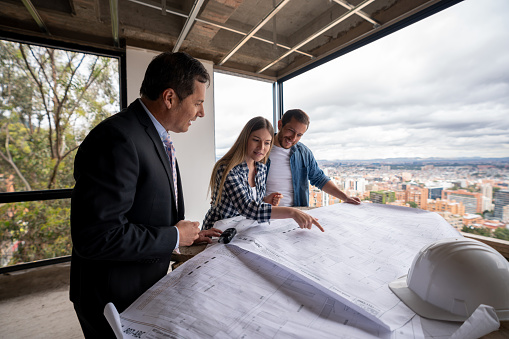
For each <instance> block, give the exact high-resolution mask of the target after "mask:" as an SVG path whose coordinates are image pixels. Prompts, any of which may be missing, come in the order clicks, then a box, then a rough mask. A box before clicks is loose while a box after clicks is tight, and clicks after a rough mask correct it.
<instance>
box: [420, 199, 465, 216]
mask: <svg viewBox="0 0 509 339" xmlns="http://www.w3.org/2000/svg"><path fill="white" fill-rule="evenodd" d="M427 210H428V211H431V212H441V213H445V212H448V213H450V214H455V215H463V214H465V206H464V205H463V203H461V202H456V201H449V200H442V199H436V200H432V199H430V200H428V208H427Z"/></svg>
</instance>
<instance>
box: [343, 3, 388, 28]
mask: <svg viewBox="0 0 509 339" xmlns="http://www.w3.org/2000/svg"><path fill="white" fill-rule="evenodd" d="M334 2H335V3H337V4H338V5H341V6H343V7H345V8H346V9H353V8H355V6H354V5H352V4H350V3H348V2H347V1H345V0H334ZM356 14H357V15H358V16H360V17H361V18H363V19H364V20H367V21H369V22H371V23H372V24H373V26H374V27H375V28H378V27H380V23H379V22H377V21H376V20H374V19H373V18H371V16H369V14H367V13H366V12H364V11H358V12H357V13H356Z"/></svg>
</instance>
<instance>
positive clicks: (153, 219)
mask: <svg viewBox="0 0 509 339" xmlns="http://www.w3.org/2000/svg"><path fill="white" fill-rule="evenodd" d="M74 177H75V179H76V185H75V187H74V190H73V194H72V200H71V236H72V241H73V251H72V260H71V286H70V298H71V301H73V302H74V303H75V304H77V305H78V306H79V307H81V308H82V309H89V310H91V309H94V310H99V311H101V312H102V310H103V309H104V305H106V303H108V302H110V301H111V302H113V303H114V304H115V306H116V307H117V309H118V310H119V312H122V311H123V310H124V309H125V308H126V307H127V306H129V305H130V304H131V303H132V302H134V301H135V300H136V298H138V297H139V296H140V295H141V294H142V293H143V292H145V291H146V290H147V289H148V288H149V287H151V286H152V285H153V284H154V283H155V282H157V281H158V280H159V279H161V278H162V277H163V276H164V275H165V274H166V273H167V271H168V267H169V264H170V257H171V253H172V251H173V249H174V248H175V246H176V243H177V230H176V227H174V225H176V224H177V223H178V222H179V221H180V220H183V219H184V199H183V195H182V185H181V180H180V173H179V171H178V165H177V177H178V178H177V182H178V193H179V197H178V200H179V201H178V211H177V207H176V204H175V195H174V189H173V179H172V170H171V164H170V161H169V159H168V156H167V154H166V152H165V149H164V146H163V144H162V142H161V138H160V136H159V135H158V133H157V130H156V128H155V127H154V125H153V123H152V121H151V120H150V118H149V117H148V115H147V113H146V112H145V110H144V109H143V107H142V105H141V103H140V102H139V100H136V101H134V102H133V103H132V104H131V105H130V106H129V107H128V108H127V109H125V110H123V111H122V112H120V113H117V114H115V115H113V116H112V117H110V118H108V119H106V120H104V121H103V122H101V123H100V124H99V125H97V126H96V127H95V128H94V129H93V130H92V131H91V132H90V133H89V135H88V136H87V137H86V138H85V140H84V141H83V142H82V144H81V146H80V148H79V150H78V152H77V154H76V158H75V162H74Z"/></svg>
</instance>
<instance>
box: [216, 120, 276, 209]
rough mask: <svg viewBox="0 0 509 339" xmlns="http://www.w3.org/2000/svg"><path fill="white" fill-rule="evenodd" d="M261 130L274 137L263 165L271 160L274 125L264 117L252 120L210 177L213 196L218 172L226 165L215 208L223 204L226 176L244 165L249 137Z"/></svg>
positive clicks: (218, 162)
mask: <svg viewBox="0 0 509 339" xmlns="http://www.w3.org/2000/svg"><path fill="white" fill-rule="evenodd" d="M260 129H267V130H268V131H269V133H270V135H271V136H272V139H271V140H270V148H269V151H268V152H267V154H266V155H265V157H263V159H262V160H261V162H262V163H264V164H265V163H266V162H267V159H268V158H269V153H270V150H271V149H272V145H273V143H274V128H273V127H272V124H271V123H270V121H269V120H267V119H265V118H264V117H255V118H252V119H251V120H249V121H248V122H247V124H246V125H245V126H244V128H243V129H242V132H240V135H239V136H238V138H237V140H236V141H235V143H234V144H233V146H232V147H231V148H230V150H229V151H228V152H226V154H225V155H223V157H222V158H221V159H219V160H218V161H217V162H216V164H215V165H214V169H213V170H212V175H211V176H210V183H209V191H210V192H211V194H212V196H213V190H214V188H215V187H216V183H217V182H216V180H217V178H216V177H217V171H218V170H219V167H220V166H222V165H225V169H224V172H223V176H222V178H221V182H220V185H219V190H218V192H217V195H216V201H215V202H214V206H217V205H218V204H219V202H221V195H222V194H223V187H224V182H225V180H226V176H227V175H228V173H230V171H231V170H232V168H234V167H235V166H237V165H238V164H240V163H242V162H243V161H244V159H245V158H246V153H247V143H248V141H249V136H250V135H251V133H253V132H254V131H258V130H260Z"/></svg>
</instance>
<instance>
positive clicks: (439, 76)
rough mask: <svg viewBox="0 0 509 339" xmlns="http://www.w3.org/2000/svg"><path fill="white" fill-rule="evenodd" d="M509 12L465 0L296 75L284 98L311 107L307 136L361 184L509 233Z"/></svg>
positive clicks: (351, 188) (336, 174)
mask: <svg viewBox="0 0 509 339" xmlns="http://www.w3.org/2000/svg"><path fill="white" fill-rule="evenodd" d="M508 11H509V3H508V2H504V1H497V0H489V1H482V0H473V1H465V2H461V3H459V4H457V5H454V6H452V7H450V8H448V9H446V10H444V11H442V12H440V13H437V14H435V15H433V16H432V17H429V18H427V19H424V20H423V21H420V22H417V23H415V24H413V25H411V26H409V27H406V28H404V29H402V30H400V31H398V32H395V33H393V34H391V35H389V36H387V37H385V38H382V39H380V40H378V41H376V42H374V43H371V44H369V45H366V46H364V47H362V48H359V49H357V50H355V51H353V52H351V53H349V54H347V55H344V56H341V57H339V58H337V59H336V60H334V61H331V62H329V63H327V64H325V65H322V66H320V67H318V68H316V69H313V70H311V71H308V72H307V73H305V74H302V75H300V76H298V77H296V78H293V79H291V80H289V81H287V82H285V83H284V106H285V109H289V108H301V109H303V110H304V111H306V112H307V113H308V114H309V115H310V118H311V124H310V127H309V130H308V131H307V132H306V134H305V135H304V136H303V138H302V142H303V143H304V144H306V145H307V146H308V147H309V148H310V149H311V150H312V151H313V153H314V155H315V157H316V158H317V159H319V160H320V166H321V167H322V168H323V169H324V170H326V172H327V173H328V174H329V176H330V177H332V178H333V179H334V180H335V181H336V183H337V185H338V186H339V187H340V188H341V189H344V190H345V191H346V193H348V194H350V195H354V196H359V197H361V198H362V199H366V201H371V202H379V203H380V202H381V203H390V204H396V205H403V206H409V207H415V208H421V209H427V210H430V211H437V212H439V213H441V214H442V215H443V216H444V217H445V218H446V219H447V220H448V221H449V222H450V223H451V224H452V225H454V226H456V227H457V228H458V229H464V227H467V228H468V229H477V230H479V232H485V234H492V235H495V233H497V232H498V233H501V230H503V229H505V223H504V221H503V220H504V218H503V217H501V216H497V215H496V213H493V211H494V210H495V211H497V210H499V211H502V210H503V206H502V205H500V206H498V209H497V206H496V205H497V201H501V200H497V199H494V196H495V195H496V194H499V193H497V192H499V191H504V190H507V188H508V184H509V180H508V178H509V171H508V170H509V166H508V164H509V159H508V156H509V119H508V117H509V80H508V79H509V76H508V74H509V73H508V70H509V44H507V43H505V42H506V41H509V30H507V29H506V26H507V22H506V21H507V20H506V17H505V15H504V13H507V12H508ZM479 18H483V20H479ZM473 22H475V23H476V24H475V25H472V23H473ZM310 192H311V195H313V194H314V195H315V196H314V197H311V199H310V200H311V201H312V202H313V201H318V202H319V204H322V203H324V204H328V203H334V201H330V200H328V198H329V197H325V196H321V194H322V193H321V192H320V191H319V190H311V191H310ZM317 196H319V197H317ZM313 198H314V200H313ZM331 200H333V199H331ZM499 204H501V203H499ZM317 205H318V204H317ZM507 211H508V213H507V215H508V216H507V217H506V218H507V220H509V210H507ZM505 222H507V221H505ZM495 230H498V231H497V232H495Z"/></svg>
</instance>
